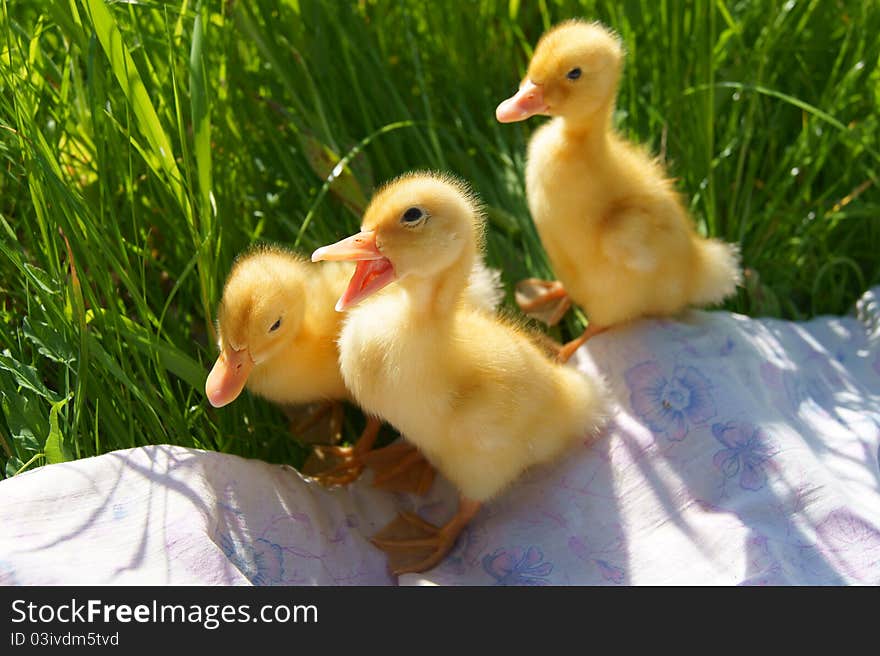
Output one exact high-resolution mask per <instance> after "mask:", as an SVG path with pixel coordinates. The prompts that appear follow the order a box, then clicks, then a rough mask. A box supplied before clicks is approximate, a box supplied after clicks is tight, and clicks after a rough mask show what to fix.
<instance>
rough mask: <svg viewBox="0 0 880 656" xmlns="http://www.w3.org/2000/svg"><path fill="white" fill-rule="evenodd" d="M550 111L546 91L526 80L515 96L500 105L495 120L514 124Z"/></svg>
mask: <svg viewBox="0 0 880 656" xmlns="http://www.w3.org/2000/svg"><path fill="white" fill-rule="evenodd" d="M549 109H550V107H549V106H548V105H547V103H545V102H544V89H543V88H542V87H541V86H540V85H538V84H535V83H534V82H532V81H531V80H526V81H525V82H523V83H522V86H520V88H519V91H517V92H516V94H515V95H513V96H511V97H510V98H508V99H507V100H505V101H504V102H503V103H501V104H500V105H498V108H497V109H496V110H495V118H497V119H498V121H499V123H514V122H516V121H523V120H525V119H527V118H528V117H529V116H534V115H535V114H545V113H547V111H548V110H549Z"/></svg>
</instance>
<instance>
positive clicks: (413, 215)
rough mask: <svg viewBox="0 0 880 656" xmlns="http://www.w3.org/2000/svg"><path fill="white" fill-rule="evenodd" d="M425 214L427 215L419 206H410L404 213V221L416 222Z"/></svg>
mask: <svg viewBox="0 0 880 656" xmlns="http://www.w3.org/2000/svg"><path fill="white" fill-rule="evenodd" d="M423 216H425V215H424V213H423V212H422V210H420V209H419V208H418V207H410V208H409V209H408V210H407V211H406V212H404V213H403V222H404V223H415V222H416V221H418V220H419V219H421V218H422V217H423Z"/></svg>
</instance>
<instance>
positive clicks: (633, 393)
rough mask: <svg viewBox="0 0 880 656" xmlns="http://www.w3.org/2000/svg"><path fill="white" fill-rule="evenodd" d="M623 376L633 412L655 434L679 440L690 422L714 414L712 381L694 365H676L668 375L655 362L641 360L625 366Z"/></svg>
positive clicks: (700, 421)
mask: <svg viewBox="0 0 880 656" xmlns="http://www.w3.org/2000/svg"><path fill="white" fill-rule="evenodd" d="M624 378H625V380H626V384H627V386H628V387H629V390H630V403H631V404H632V409H633V412H635V414H636V415H638V416H639V417H641V418H642V419H643V420H644V421H645V423H647V425H648V428H650V429H651V431H652V432H653V433H654V434H655V435H664V436H666V437H667V438H668V439H670V440H673V441H675V442H678V441H680V440H683V439H684V438H685V437H686V436H687V434H688V426H689V425H691V424H702V423H704V422H706V421H708V420H709V419H711V418H712V417H714V416H715V412H716V411H715V401H714V400H713V399H712V394H711V392H710V391H709V390H710V388H711V386H712V385H711V383H710V382H709V380H708V379H707V378H706V377H705V376H703V374H701V373H700V372H699V371H697V370H696V369H695V368H694V367H676V368H675V370H674V371H673V372H672V376H669V377H667V376H665V375H664V372H663V369H662V368H661V367H660V365H659V364H657V363H656V362H654V361H649V362H642V363H641V364H637V365H636V366H634V367H632V368H631V369H629V370H627V371H626V373H625V374H624Z"/></svg>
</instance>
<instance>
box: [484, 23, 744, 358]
mask: <svg viewBox="0 0 880 656" xmlns="http://www.w3.org/2000/svg"><path fill="white" fill-rule="evenodd" d="M623 55H624V53H623V48H622V45H621V43H620V41H619V40H618V39H617V37H616V36H614V35H613V34H612V33H611V32H609V31H608V30H607V29H605V28H604V27H602V26H601V25H600V24H598V23H587V22H584V21H580V20H572V21H567V22H565V23H562V24H560V25H558V26H557V27H555V28H554V29H552V30H551V31H549V32H548V33H546V34H545V35H544V36H543V37H542V38H541V39H540V41H539V42H538V45H537V47H536V48H535V52H534V54H533V56H532V60H531V62H530V63H529V69H528V73H527V74H526V77H525V79H524V80H523V81H522V83H521V84H520V88H519V91H518V92H517V93H516V95H514V96H513V97H511V98H509V99H507V100H505V101H504V102H502V103H501V104H500V105H499V106H498V108H497V110H496V113H495V115H496V118H497V119H498V120H499V121H500V122H502V123H509V122H513V121H521V120H524V119H526V118H528V117H530V116H533V115H535V114H545V115H549V116H552V117H554V118H553V120H552V121H550V122H549V123H547V124H545V125H543V126H541V128H539V129H538V130H537V131H536V132H535V134H534V135H533V136H532V138H531V141H530V142H529V150H528V164H527V169H526V192H527V196H528V203H529V209H530V211H531V214H532V218H533V220H534V222H535V226H536V227H537V229H538V233H539V235H540V237H541V242H542V244H543V245H544V249H545V250H546V251H547V255H548V256H549V258H550V261H551V263H552V265H553V269H554V272H555V274H556V276H557V277H558V279H559V282H556V283H550V284H544V285H542V286H543V287H544V289H543V290H541V291H540V292H539V293H538V294H537V298H535V299H533V300H531V301H525V302H521V303H520V305H521V307H523V309H527V310H533V309H537V308H539V307H540V306H541V305H542V304H544V303H558V302H559V301H560V299H564V298H565V297H566V293H567V294H568V295H569V296H570V297H571V299H573V300H574V302H576V303H577V304H578V305H580V306H582V307H583V308H584V310H585V311H586V313H587V316H588V318H589V320H590V325H589V327H588V328H587V330H586V331H585V332H584V334H583V335H582V336H581V337H579V338H577V339H575V340H572V341H571V342H569V343H568V344H566V345H565V346H564V347H563V348H562V349H561V351H560V353H559V358H560V360H563V361H564V360H566V359H568V357H570V356H571V354H572V353H574V351H575V350H576V349H577V348H578V347H579V346H580V345H581V344H583V342H584V341H586V340H587V338H589V337H590V336H591V335H595V334H597V333H599V332H601V331H602V330H604V329H605V328H607V327H609V326H612V325H614V324H618V323H622V322H625V321H629V320H631V319H635V318H638V317H643V316H663V315H673V314H676V313H678V312H679V311H681V310H683V309H684V308H685V307H687V306H690V305H708V304H713V303H717V302H720V301H721V300H723V299H724V298H725V297H727V296H729V295H730V294H732V293H733V292H734V290H735V288H736V285H737V284H739V281H740V270H739V252H738V249H737V248H736V247H735V246H733V245H731V244H726V243H723V242H720V241H717V240H714V239H705V238H703V237H701V236H699V235H698V234H697V232H696V230H695V229H694V226H693V223H692V221H691V220H690V218H689V217H688V214H687V211H686V210H685V208H684V206H683V204H682V202H681V200H680V198H679V196H678V194H677V193H676V192H675V190H674V189H673V187H672V184H671V182H670V181H669V180H668V179H667V178H666V177H665V173H664V171H663V168H662V166H661V165H660V164H659V163H658V162H656V161H653V160H652V159H651V158H650V157H649V156H648V154H647V153H646V152H645V151H644V150H643V149H642V148H640V147H638V146H635V145H633V144H630V143H628V142H627V141H625V140H624V139H623V138H622V137H621V136H620V135H618V134H617V133H616V132H615V130H614V128H613V126H612V115H613V111H614V103H615V98H616V95H617V87H618V83H619V80H620V73H621V68H622V62H623ZM529 282H534V281H529ZM560 283H561V284H560ZM527 287H528V286H527ZM532 293H534V289H532ZM558 316H559V313H557V316H556V317H554V318H557V319H558Z"/></svg>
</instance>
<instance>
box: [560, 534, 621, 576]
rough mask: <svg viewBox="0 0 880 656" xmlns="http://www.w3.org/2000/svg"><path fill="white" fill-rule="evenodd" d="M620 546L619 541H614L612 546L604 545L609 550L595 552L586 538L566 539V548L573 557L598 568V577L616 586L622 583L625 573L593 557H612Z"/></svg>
mask: <svg viewBox="0 0 880 656" xmlns="http://www.w3.org/2000/svg"><path fill="white" fill-rule="evenodd" d="M620 546H621V545H620V543H619V540H615V541H614V544H612V545H606V547H610V548H604V549H601V550H595V549H594V548H593V547H592V546H591V545H590V544H589V542H588V541H587V539H586V538H580V537H578V536H576V535H572V536H571V537H570V538H568V548H569V549H570V550H571V552H572V553H573V554H574V555H575V556H577V557H578V558H580V559H581V560H582V561H584V562H585V563H593V564H594V565H595V566H596V567H597V568H598V570H599V575H600V576H601V577H602V578H603V579H604V580H606V581H611V582H612V583H617V584H620V583H623V582H624V579H625V577H626V572H625V571H624V570H623V569H622V568H621V567H618V566H617V565H615V564H613V563H612V562H610V561H609V560H606V559H605V558H594V556H596V555H599V554H602V555H607V556H611V557H613V556H614V555H616V554H617V553H618V552H619V550H620Z"/></svg>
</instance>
